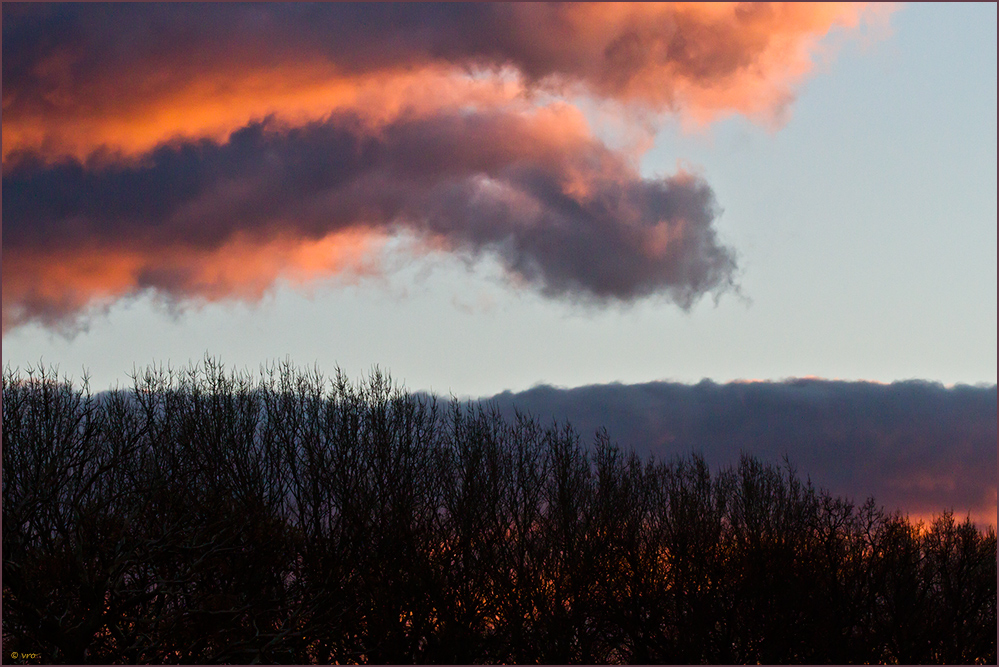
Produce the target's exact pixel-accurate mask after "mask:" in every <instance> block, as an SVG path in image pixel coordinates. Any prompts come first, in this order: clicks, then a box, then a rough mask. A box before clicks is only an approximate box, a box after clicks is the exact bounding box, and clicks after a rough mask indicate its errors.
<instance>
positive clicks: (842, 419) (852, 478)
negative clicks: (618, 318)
mask: <svg viewBox="0 0 999 667" xmlns="http://www.w3.org/2000/svg"><path fill="white" fill-rule="evenodd" d="M996 399H997V395H996V387H995V386H994V385H993V386H992V387H971V386H966V385H959V386H955V387H952V388H945V387H943V386H942V385H940V384H938V383H930V382H923V381H907V382H894V383H892V384H887V385H885V384H878V383H871V382H841V381H826V380H789V381H786V382H751V383H730V384H715V383H713V382H710V381H706V380H705V381H702V382H701V383H699V384H696V385H685V384H679V383H671V382H650V383H646V384H636V385H621V384H610V385H591V386H586V387H579V388H575V389H556V388H553V387H550V386H539V387H535V388H533V389H530V390H527V391H524V392H519V393H511V392H509V391H507V392H503V393H501V394H498V395H496V396H493V397H492V398H489V399H483V400H487V401H493V402H494V403H495V404H496V405H497V406H498V407H499V408H501V411H502V412H503V413H504V414H506V415H508V416H510V415H512V413H513V409H514V406H516V408H518V409H520V410H521V411H522V412H530V413H531V414H533V415H534V416H536V417H539V418H541V419H542V420H548V419H552V418H555V419H558V420H568V421H569V422H571V423H572V424H573V426H574V427H575V428H576V430H577V432H578V433H580V435H581V436H582V437H583V439H584V440H588V439H591V438H592V435H593V433H594V431H595V430H596V429H597V428H599V427H601V426H604V427H606V428H607V430H608V432H609V434H610V436H611V438H612V440H616V441H617V442H618V443H619V444H620V445H621V446H623V447H625V448H633V449H634V450H635V451H637V452H638V453H639V454H640V455H642V456H647V455H649V454H655V455H656V457H657V458H659V459H663V458H669V457H671V456H674V455H678V454H679V455H684V454H688V453H689V452H691V451H698V452H702V453H703V454H704V455H705V457H706V459H707V461H708V463H709V464H711V465H712V466H728V465H733V464H736V463H738V457H739V453H740V452H741V451H745V452H747V453H750V454H753V455H756V456H759V457H761V458H762V459H764V460H766V461H771V462H774V463H777V462H779V461H780V458H781V456H783V455H784V454H785V453H786V454H788V456H789V457H790V460H791V462H792V463H793V464H794V465H796V467H797V469H798V472H799V474H800V475H801V476H802V477H804V476H805V475H810V476H811V479H812V481H813V483H814V484H815V485H816V486H819V487H825V488H827V489H829V490H830V491H831V492H832V493H833V494H835V495H841V496H847V497H850V498H853V499H854V500H855V501H856V502H858V504H859V503H862V502H863V501H864V499H866V498H867V497H868V496H870V495H873V496H875V499H876V500H877V501H878V503H879V504H882V505H884V506H885V507H886V508H887V509H888V510H889V511H891V510H894V509H896V508H899V509H901V510H902V511H903V512H907V513H909V514H910V515H912V516H913V517H914V518H928V517H930V516H931V515H933V514H939V513H940V512H942V511H943V510H945V509H953V510H954V511H955V513H956V514H957V515H959V516H960V517H963V516H964V515H965V514H966V513H969V512H970V514H971V517H972V520H974V521H976V522H978V523H979V524H981V525H985V524H989V525H992V526H995V525H996V511H997V507H996V477H995V470H996V440H997V427H996V423H997V422H996V409H995V407H996Z"/></svg>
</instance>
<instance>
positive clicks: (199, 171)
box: [2, 3, 997, 523]
mask: <svg viewBox="0 0 999 667" xmlns="http://www.w3.org/2000/svg"><path fill="white" fill-rule="evenodd" d="M996 19H997V17H996V5H995V4H974V5H960V4H958V5H954V4H946V5H944V4H916V5H876V6H866V5H863V4H836V3H829V4H823V5H808V6H805V5H766V4H763V5H754V6H745V5H740V6H736V5H724V4H720V5H684V4H682V3H681V4H678V5H671V4H665V5H639V6H635V5H623V4H614V5H530V4H511V5H488V4H473V5H462V4H448V5H416V4H405V5H374V6H350V5H322V6H306V5H289V4H282V5H250V6H246V5H230V4H225V5H211V6H198V5H173V4H163V5H155V4H142V5H114V6H108V5H91V4H84V5H69V6H66V5H37V4H24V5H21V4H17V3H4V4H3V204H4V205H5V206H6V208H5V210H4V213H5V215H4V219H3V222H4V223H5V225H4V227H5V229H4V230H3V232H4V235H3V241H2V243H3V264H2V273H3V363H4V365H5V366H8V365H9V366H12V367H19V368H22V369H24V368H27V367H29V366H36V365H38V364H39V363H44V364H46V365H52V364H56V365H58V366H59V368H60V371H61V372H62V373H65V374H67V375H69V376H71V377H73V378H77V379H78V378H80V377H81V376H82V375H83V373H84V371H86V372H87V373H88V374H89V376H90V382H91V387H92V388H94V389H97V390H101V389H105V388H109V387H112V386H116V385H128V384H129V383H130V381H129V379H128V375H129V373H130V372H132V371H133V370H134V369H136V368H140V369H141V368H143V367H145V366H146V365H148V364H151V363H157V364H158V363H163V364H167V363H169V364H172V365H174V366H183V365H186V364H188V363H191V362H197V361H198V360H199V359H201V358H203V357H204V356H205V354H210V355H213V356H216V357H218V358H220V359H221V360H222V361H223V362H224V363H226V364H228V365H230V366H234V367H237V368H247V369H250V370H255V369H257V368H258V367H259V366H260V364H262V363H266V362H268V361H271V360H275V359H284V358H290V359H291V360H292V361H293V362H295V363H297V364H300V365H303V366H311V365H312V364H317V365H318V366H319V367H321V368H323V369H327V370H330V369H332V368H333V367H335V366H339V367H340V368H342V369H343V370H344V371H345V372H346V373H347V374H348V375H349V376H353V377H360V376H362V375H364V374H365V373H366V372H368V371H369V369H371V368H372V367H373V366H375V365H378V366H380V367H381V368H382V369H385V370H387V371H388V372H390V373H391V375H392V376H393V377H394V378H395V379H396V380H397V381H399V382H401V383H403V384H405V386H406V387H408V388H410V389H413V390H425V391H433V392H438V393H442V394H449V393H450V394H454V395H456V396H459V397H486V396H493V395H495V394H499V393H500V392H515V393H516V392H524V391H526V390H529V389H531V388H532V387H536V386H539V385H543V386H546V387H557V388H565V389H568V388H574V387H584V386H595V385H606V384H608V383H621V384H622V385H636V384H641V383H649V382H656V381H669V382H674V383H683V384H686V385H694V383H697V382H699V381H701V380H702V379H709V380H711V381H713V382H715V383H727V382H730V381H733V380H740V381H751V380H757V381H767V382H764V383H763V384H764V385H765V386H771V385H773V384H774V383H778V382H780V381H782V380H786V379H792V378H824V379H827V380H830V381H861V380H862V381H866V382H867V383H868V384H869V383H897V382H899V381H905V380H922V381H928V382H935V383H941V384H942V386H943V387H950V388H953V387H955V385H958V386H959V385H981V386H980V387H979V389H981V391H986V392H987V391H988V390H989V388H990V387H992V389H991V391H992V395H993V396H994V393H995V392H994V385H995V383H996V366H997V364H996V347H997V344H996V321H997V314H996V303H997V296H996V279H997V272H996V254H997V253H996V246H997V239H996V220H997V208H996V182H997V174H996V164H997V156H996V144H997V142H996V126H997V118H996V108H997V104H996V81H997V72H996V62H997V53H996V44H997V36H996V24H997V20H996ZM847 386H854V385H842V384H835V383H833V384H830V387H841V388H842V387H847ZM856 386H860V385H856ZM864 386H867V384H865V385H864ZM890 386H896V385H890ZM899 386H901V385H899ZM958 388H959V387H958ZM844 391H846V389H844ZM900 391H901V390H900ZM976 414H979V413H976ZM991 415H992V416H991V421H989V416H988V414H987V413H985V414H982V415H980V416H981V419H982V420H984V421H983V423H984V426H983V428H984V429H985V433H986V435H988V434H989V433H994V431H995V412H994V411H992V413H991ZM872 428H873V427H872ZM989 429H991V431H989ZM992 442H993V444H994V442H995V437H994V436H993V437H992ZM940 446H943V445H940ZM976 451H977V450H976ZM988 456H991V461H992V468H994V467H995V463H994V459H995V449H994V447H992V449H991V453H987V454H986V457H988ZM975 460H977V459H975ZM969 465H970V464H969ZM988 474H991V473H988ZM858 475H859V473H858ZM857 479H861V477H857ZM863 479H867V478H863ZM948 479H949V480H950V481H949V482H948V483H950V484H953V483H954V481H953V477H948ZM982 483H983V484H985V487H988V481H987V479H986V482H982ZM983 493H984V494H985V496H986V500H985V501H983V502H985V504H988V503H987V500H988V499H987V496H988V495H989V489H988V488H985V491H983ZM991 496H992V507H993V509H992V516H993V517H994V516H995V511H994V508H995V477H994V476H992V477H991ZM976 502H977V501H976ZM979 504H981V503H979ZM993 523H994V518H993Z"/></svg>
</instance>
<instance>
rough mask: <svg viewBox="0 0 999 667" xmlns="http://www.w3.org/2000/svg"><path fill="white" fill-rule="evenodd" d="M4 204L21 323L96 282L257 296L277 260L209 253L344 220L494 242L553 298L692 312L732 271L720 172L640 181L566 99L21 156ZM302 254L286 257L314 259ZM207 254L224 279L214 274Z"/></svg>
mask: <svg viewBox="0 0 999 667" xmlns="http://www.w3.org/2000/svg"><path fill="white" fill-rule="evenodd" d="M4 203H5V209H6V210H5V222H6V229H5V236H4V254H5V259H6V260H7V261H6V262H5V263H4V266H3V272H4V299H5V300H7V299H8V298H9V299H10V300H11V302H12V303H14V304H19V305H22V306H23V307H22V308H21V309H20V310H18V309H16V308H15V309H13V310H11V311H10V315H8V310H7V308H5V309H4V318H5V324H9V325H17V324H19V323H21V322H24V321H28V320H31V319H38V320H41V321H43V322H51V321H52V320H53V318H58V317H59V316H61V315H67V316H69V315H72V313H73V310H74V309H75V308H77V307H78V306H80V305H81V304H80V298H76V297H73V296H71V295H70V294H71V293H74V294H79V293H80V292H81V291H83V292H85V291H86V290H87V289H90V290H92V292H93V293H94V295H95V297H96V296H99V295H100V294H101V293H103V294H104V295H108V296H116V295H122V294H127V293H132V292H134V291H136V290H140V289H147V288H155V289H156V290H158V291H160V292H163V293H166V294H172V295H175V296H177V297H182V296H194V295H198V296H203V297H207V298H215V297H217V296H220V294H219V292H220V288H221V287H223V286H225V285H230V283H231V284H232V285H231V287H232V289H231V292H232V293H233V294H240V293H245V292H246V290H245V289H237V288H239V287H240V283H241V282H244V281H248V282H249V283H250V284H251V285H253V286H257V285H259V284H260V283H261V281H262V280H264V279H266V278H268V277H271V276H272V275H273V274H275V271H273V270H272V271H264V272H263V273H254V272H250V271H248V270H246V268H244V267H249V266H255V265H257V264H258V263H259V262H257V261H255V260H254V261H249V262H242V261H233V262H231V265H232V267H233V271H229V270H228V269H219V268H218V267H217V266H215V264H217V262H214V260H213V262H209V263H207V264H206V262H205V261H204V260H205V259H206V258H215V259H218V258H221V257H224V256H234V255H239V254H240V253H243V254H245V255H247V256H264V255H266V254H267V252H265V250H266V249H267V248H270V247H272V246H273V245H274V244H275V243H276V242H277V241H276V239H289V238H290V239H297V240H299V241H300V242H302V243H304V244H307V245H312V246H314V245H315V244H316V243H319V242H321V241H322V240H324V239H336V238H339V236H337V235H342V234H344V233H346V232H350V233H351V234H353V236H352V237H350V238H352V239H353V241H352V243H354V244H355V245H357V246H358V247H360V246H363V242H362V239H363V238H364V236H365V235H366V234H371V235H373V236H375V237H380V236H385V235H389V234H391V233H393V232H394V231H395V230H397V229H399V228H407V229H410V230H412V231H413V232H415V233H417V234H418V235H422V236H425V237H428V238H430V239H432V240H435V241H437V242H438V243H439V244H441V245H443V246H444V247H447V248H450V249H453V250H455V251H465V252H469V253H472V254H475V253H479V252H483V251H486V250H489V251H492V252H495V253H496V254H498V255H499V256H500V258H501V259H502V261H503V262H504V264H505V266H506V267H507V270H508V271H509V272H510V273H511V274H513V275H515V276H516V277H517V278H518V279H520V280H523V281H525V282H527V283H530V284H533V285H535V286H537V288H538V289H540V290H541V291H542V292H543V293H545V294H548V295H551V296H559V297H572V298H578V299H590V300H596V301H602V300H608V299H619V300H629V299H633V298H636V297H639V296H644V295H648V294H653V293H665V294H667V295H668V296H669V297H670V298H671V299H672V300H673V301H674V302H676V303H678V304H679V305H681V306H683V307H689V306H690V305H691V304H692V303H693V301H694V299H695V298H696V297H697V296H699V295H700V294H702V293H703V292H705V291H709V290H717V289H724V288H726V287H727V286H728V285H729V284H730V283H731V280H732V272H733V270H734V267H735V261H734V258H733V256H732V254H731V251H729V250H727V249H726V248H724V247H723V246H722V245H720V244H719V242H718V241H717V239H716V235H715V231H714V229H713V227H712V222H713V220H714V218H715V217H716V214H717V209H716V206H715V202H714V198H713V195H712V193H711V190H710V188H709V187H708V186H707V184H705V183H704V182H703V181H701V180H700V179H698V178H697V177H695V176H692V175H689V174H685V173H680V174H677V175H676V176H673V177H671V178H667V179H663V180H648V179H643V178H642V177H641V176H640V175H639V174H638V173H637V171H636V169H635V168H634V166H633V165H631V164H629V163H628V162H627V161H625V160H623V159H622V158H621V157H620V156H618V155H616V154H615V153H613V152H612V151H610V150H608V149H607V148H606V147H605V146H604V145H603V144H601V143H600V142H598V141H596V140H595V139H593V138H592V137H590V136H589V135H588V134H587V132H586V128H585V125H584V124H583V123H582V121H581V119H580V118H579V115H578V113H577V112H576V111H575V110H574V109H572V108H571V107H549V108H543V109H538V110H534V111H530V112H525V113H520V114H509V113H502V112H498V113H477V114H471V115H461V114H455V115H450V116H448V115H443V114H438V115H436V116H432V117H429V118H418V119H413V120H398V121H396V122H393V123H390V124H388V125H387V126H385V127H383V128H381V130H380V131H379V132H378V134H377V135H371V134H368V133H367V132H366V131H364V129H363V123H362V122H361V121H360V120H358V119H357V118H355V117H353V116H351V115H346V116H341V115H337V116H332V117H330V118H328V119H327V120H325V121H321V122H316V123H312V124H309V125H306V126H302V127H283V126H280V125H278V124H277V123H272V122H263V123H256V124H253V125H250V126H248V127H246V128H244V129H242V130H239V131H238V132H236V133H234V134H233V135H232V136H231V137H230V138H229V140H228V141H227V142H225V143H222V144H217V143H214V142H211V141H208V140H201V141H200V142H197V143H182V144H175V145H170V146H164V147H161V148H159V149H157V150H156V151H154V152H153V153H152V154H150V155H149V156H148V157H147V158H146V159H144V160H143V162H142V163H141V164H134V165H133V164H126V165H119V164H111V165H106V166H97V167H90V166H88V165H85V164H80V163H79V162H76V161H73V160H70V161H65V162H61V163H58V164H55V165H48V164H41V163H36V164H29V163H27V162H25V163H22V164H21V165H20V166H19V167H17V168H15V169H13V170H11V172H10V173H8V174H7V175H5V177H4ZM330 243H331V244H332V245H331V247H334V248H335V247H338V243H337V242H335V241H330ZM293 255H294V253H291V254H288V256H287V257H286V259H285V260H283V261H284V262H287V263H289V264H290V265H291V266H299V265H300V264H301V261H306V260H304V259H301V257H296V256H293ZM300 255H301V253H300ZM182 256H184V257H186V259H180V257H182ZM305 256H309V257H311V255H309V253H305V255H302V257H305ZM88 257H91V258H97V257H99V258H101V259H100V262H101V264H106V265H108V266H109V267H114V268H113V269H108V270H106V271H105V273H104V275H105V276H106V282H105V284H103V285H100V284H91V283H92V281H91V279H90V278H88V276H90V277H92V279H93V281H97V280H98V278H97V276H96V272H95V271H94V270H93V269H92V268H89V269H88V268H87V267H94V266H95V265H94V264H93V262H92V261H90V260H88V259H87V258H88ZM299 260H301V261H299ZM308 261H313V260H311V259H310V260H308ZM209 266H211V267H212V268H211V270H213V271H216V273H218V272H219V271H221V272H222V273H224V274H225V277H224V278H220V279H218V280H207V279H206V278H205V272H206V271H207V270H209V269H208V267H209ZM275 266H277V265H275ZM221 291H222V293H226V290H225V289H221ZM251 291H252V290H251ZM61 311H64V312H61ZM8 317H10V320H9V321H8V320H7V318H8Z"/></svg>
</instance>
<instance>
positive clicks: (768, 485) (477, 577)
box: [3, 359, 996, 664]
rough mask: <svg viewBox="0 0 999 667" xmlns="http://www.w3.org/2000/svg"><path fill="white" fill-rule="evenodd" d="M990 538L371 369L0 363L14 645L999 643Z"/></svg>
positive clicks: (916, 655)
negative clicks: (397, 382) (439, 393)
mask: <svg viewBox="0 0 999 667" xmlns="http://www.w3.org/2000/svg"><path fill="white" fill-rule="evenodd" d="M995 628H996V535H995V531H994V529H992V528H989V529H988V530H987V531H986V532H981V531H979V530H977V529H976V528H975V526H974V525H973V524H971V523H970V522H969V521H967V520H966V521H964V522H963V523H958V522H955V520H954V518H953V516H952V515H951V514H948V513H945V514H943V515H942V516H941V517H940V518H939V519H937V520H935V521H934V522H933V524H932V525H931V526H922V525H913V524H911V523H909V522H907V521H906V520H905V519H904V518H902V517H901V516H900V515H898V514H897V513H896V514H888V513H886V512H884V511H883V510H882V509H880V508H879V507H877V506H876V504H875V503H874V501H873V499H871V500H868V501H867V502H866V503H864V504H863V505H862V506H855V505H854V504H852V503H851V502H848V501H845V500H843V499H839V498H834V497H832V496H830V495H829V494H828V493H826V492H819V491H816V490H815V489H814V488H813V487H812V485H811V483H810V482H802V481H801V480H800V479H799V477H798V476H797V475H796V474H795V471H794V470H793V469H792V468H791V466H790V465H789V464H788V463H787V462H785V463H784V465H783V466H775V465H770V464H767V463H763V462H760V461H758V460H756V459H753V458H750V457H746V456H744V457H743V458H742V460H741V461H740V463H739V465H738V466H737V467H735V468H733V469H728V470H724V471H722V472H720V473H718V474H715V475H712V474H710V472H709V469H708V466H707V465H706V463H705V461H704V460H703V458H701V457H698V456H696V455H692V456H689V457H686V458H677V459H675V460H671V461H667V462H663V461H658V462H657V461H654V460H648V461H643V460H640V459H639V458H638V457H637V456H636V455H634V454H626V453H623V452H621V451H619V449H618V448H616V447H615V446H614V445H613V444H612V442H611V441H610V439H609V437H608V435H607V434H606V433H603V432H601V433H597V434H596V437H595V442H593V444H592V446H591V447H589V448H584V447H583V446H582V444H581V441H580V438H579V436H578V435H577V434H576V433H575V432H574V431H573V430H572V428H571V427H570V426H569V425H565V424H563V425H558V424H553V425H550V426H549V425H545V424H542V423H539V422H538V421H537V420H535V419H532V418H530V417H528V416H524V415H520V416H518V417H517V418H516V420H514V421H512V422H510V421H504V420H503V419H501V418H500V417H499V416H498V415H497V414H495V413H494V412H490V411H489V410H488V409H484V408H483V407H481V406H478V405H471V404H469V405H461V404H458V403H457V402H442V403H437V402H436V401H435V400H434V399H428V398H425V397H415V396H413V395H411V394H408V393H406V392H404V391H402V390H399V389H398V388H396V387H394V386H393V385H392V384H391V382H390V380H389V379H388V378H387V377H386V376H384V375H382V374H381V373H379V372H377V371H376V372H374V373H372V375H371V376H370V377H369V378H368V379H367V380H366V381H364V382H362V383H359V384H356V385H355V384H352V383H351V382H349V381H348V380H347V379H346V378H345V377H344V376H343V375H342V374H341V373H339V372H338V373H337V374H336V375H335V377H332V378H330V379H324V378H323V377H322V376H321V375H320V374H319V373H318V372H316V371H300V370H298V369H296V368H294V367H292V366H291V365H289V364H287V363H286V364H280V365H277V366H274V367H271V368H269V369H266V370H265V371H264V372H262V373H261V375H260V376H259V377H258V378H256V379H254V378H253V377H251V376H249V375H246V374H239V373H232V372H226V371H225V369H224V368H223V367H221V365H219V364H218V363H216V362H214V361H212V360H211V359H208V360H206V362H205V363H204V364H203V365H202V366H200V367H194V368H189V369H186V370H182V371H179V372H175V371H169V370H163V369H156V368H151V369H148V370H147V371H145V372H144V373H142V374H141V375H136V377H135V378H134V386H133V388H132V389H130V390H127V391H115V392H111V393H108V394H101V395H99V396H93V395H91V394H90V393H89V391H88V390H87V388H86V386H84V387H82V388H76V387H74V386H73V385H72V384H71V383H69V382H67V381H60V380H59V379H58V378H57V376H56V374H55V372H54V371H51V370H44V369H42V370H40V371H34V372H32V373H30V374H27V375H22V374H21V373H20V372H19V371H11V370H10V369H9V368H8V369H6V370H5V371H4V374H3V651H4V655H5V656H10V655H11V653H12V652H14V651H17V652H21V653H25V652H27V653H38V654H39V655H40V659H41V661H42V662H71V663H83V662H91V663H132V664H136V663H217V662H235V663H250V662H269V663H330V662H341V663H343V662H368V663H414V662H415V663H466V664H467V663H537V662H541V663H555V664H566V663H621V662H625V663H627V662H634V663H698V662H708V663H756V662H762V663H864V662H869V663H879V662H887V663H895V662H897V663H984V664H989V663H991V664H995V662H996V634H995V632H994V631H995Z"/></svg>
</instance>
